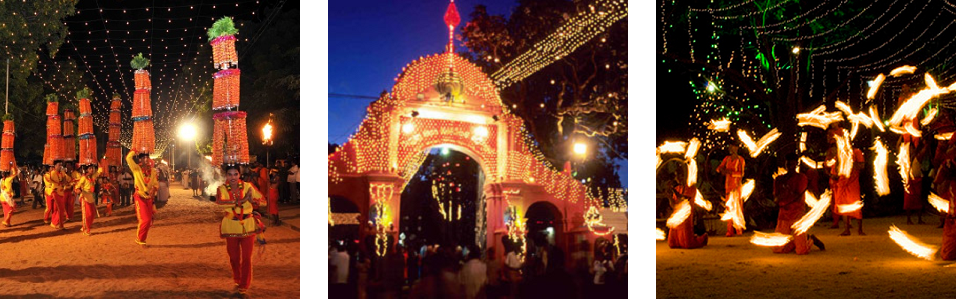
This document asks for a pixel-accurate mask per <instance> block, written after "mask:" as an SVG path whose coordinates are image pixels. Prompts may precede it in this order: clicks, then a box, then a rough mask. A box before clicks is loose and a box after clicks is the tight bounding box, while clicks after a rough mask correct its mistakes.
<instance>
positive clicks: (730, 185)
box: [717, 145, 746, 237]
mask: <svg viewBox="0 0 956 299" xmlns="http://www.w3.org/2000/svg"><path fill="white" fill-rule="evenodd" d="M727 151H728V152H730V155H729V156H727V157H724V160H723V161H721V162H720V166H717V172H719V173H720V174H723V175H724V193H725V194H726V197H725V199H726V200H730V196H731V195H730V194H731V193H732V192H734V190H737V189H739V188H740V187H741V181H742V180H743V177H744V166H745V165H746V164H745V162H744V157H741V156H739V155H737V146H736V145H731V146H729V147H728V148H727ZM734 231H736V233H737V235H738V236H739V235H742V234H743V233H744V232H743V231H741V230H739V229H735V228H734V222H733V221H727V236H728V237H733V236H734Z"/></svg>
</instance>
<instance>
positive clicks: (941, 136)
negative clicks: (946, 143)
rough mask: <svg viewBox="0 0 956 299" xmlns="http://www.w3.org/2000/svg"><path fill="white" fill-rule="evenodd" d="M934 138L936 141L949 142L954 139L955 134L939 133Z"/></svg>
mask: <svg viewBox="0 0 956 299" xmlns="http://www.w3.org/2000/svg"><path fill="white" fill-rule="evenodd" d="M933 137H935V138H936V140H949V139H950V138H953V132H947V133H939V134H936V136H933Z"/></svg>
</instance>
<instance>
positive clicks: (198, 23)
mask: <svg viewBox="0 0 956 299" xmlns="http://www.w3.org/2000/svg"><path fill="white" fill-rule="evenodd" d="M100 2H101V1H89V2H85V1H84V2H81V3H78V4H77V7H76V14H75V15H73V16H71V17H68V18H66V19H65V20H64V25H66V26H67V27H68V28H69V32H68V35H67V37H66V40H65V42H64V45H63V46H62V47H61V48H60V51H59V52H58V53H57V55H56V57H55V59H51V58H49V55H39V62H38V70H39V72H37V73H49V72H51V71H53V70H59V69H60V63H62V62H63V61H71V60H72V61H75V62H76V64H77V65H76V69H77V70H80V71H82V72H83V73H85V74H86V76H88V77H89V78H88V79H90V82H89V83H90V84H91V85H90V86H89V87H90V88H91V89H92V90H93V91H94V92H93V95H92V96H91V97H90V100H91V106H92V108H93V115H92V116H93V121H94V124H95V126H96V127H97V131H99V132H105V131H106V129H107V127H108V126H109V117H108V115H109V111H110V100H111V99H112V95H113V94H114V93H116V94H119V95H120V97H121V98H122V102H123V106H124V107H125V108H124V109H122V112H123V117H122V119H123V121H122V128H123V130H122V132H123V133H122V134H121V137H120V142H121V143H122V144H123V145H124V146H126V147H128V146H129V142H130V139H131V137H132V136H131V131H132V125H133V124H132V121H131V120H130V114H129V113H130V111H129V107H130V105H131V104H132V98H131V97H132V94H133V84H132V80H133V78H132V76H130V75H129V74H130V73H131V68H130V66H129V64H128V62H129V59H130V58H132V57H133V56H134V55H136V54H137V53H143V55H144V56H146V57H147V58H149V59H150V61H151V63H150V66H149V68H148V69H147V70H148V71H149V72H150V73H151V74H152V82H153V83H152V84H153V88H152V90H151V97H152V100H153V103H152V104H153V107H154V110H155V113H156V114H155V115H154V123H155V126H156V153H159V154H161V153H162V152H163V151H164V150H165V147H166V145H167V144H169V143H170V142H171V138H172V137H173V136H174V134H172V131H173V129H174V128H175V127H176V126H177V125H178V124H179V122H180V121H181V120H182V119H183V118H185V117H188V116H189V115H192V114H194V113H195V112H194V111H193V110H192V109H193V108H194V105H193V102H194V100H195V99H193V98H191V97H190V95H193V94H196V91H197V90H199V89H201V88H203V87H204V86H201V84H196V82H192V81H190V80H187V79H186V78H183V77H184V76H182V74H183V71H184V69H185V68H187V67H192V68H195V67H198V64H199V63H205V64H209V63H210V62H209V61H196V60H197V59H195V58H196V57H197V56H199V55H201V54H202V53H204V52H205V53H208V52H210V49H209V46H208V45H207V44H206V43H205V41H204V40H203V39H204V38H205V37H206V30H207V29H208V28H209V26H211V25H212V23H213V22H214V21H215V20H216V19H217V18H222V17H225V16H229V17H233V18H234V19H235V20H236V26H237V27H238V28H239V29H240V31H242V29H243V27H244V26H245V25H247V24H248V23H250V22H261V21H262V20H263V18H262V17H263V15H265V14H264V12H266V11H267V10H269V9H271V8H274V7H276V2H277V1H259V0H239V1H204V2H202V3H201V4H190V3H188V2H185V1H165V2H163V3H162V4H163V5H159V4H160V3H155V4H157V5H152V4H153V3H150V2H146V3H133V4H131V3H122V4H113V3H100ZM137 4H138V5H137ZM276 10H278V9H276ZM259 29H260V30H258V31H248V32H247V34H249V36H245V35H246V34H241V35H240V36H239V37H238V38H239V39H238V40H237V46H238V47H239V48H240V49H242V47H244V46H246V45H247V43H248V42H249V41H250V40H249V37H251V36H253V35H255V34H261V31H262V29H263V28H259ZM244 33H246V32H244ZM207 60H208V59H207ZM71 63H72V62H71ZM202 76H209V77H210V79H211V76H210V75H209V73H208V72H207V73H204V74H202ZM38 77H40V79H41V80H42V81H43V82H44V83H45V84H46V85H47V86H48V87H50V88H51V89H53V90H54V91H56V92H57V93H64V92H65V88H64V87H63V86H56V84H54V82H53V81H52V80H50V79H51V78H45V77H44V76H43V75H39V76H38ZM210 81H211V80H210ZM65 98H66V99H68V100H72V101H75V99H73V98H71V97H65Z"/></svg>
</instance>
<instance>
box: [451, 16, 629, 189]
mask: <svg viewBox="0 0 956 299" xmlns="http://www.w3.org/2000/svg"><path fill="white" fill-rule="evenodd" d="M518 3H519V4H518V7H516V8H515V9H514V12H513V13H512V14H511V16H510V17H508V18H505V17H503V16H493V15H489V14H488V13H487V10H486V9H485V7H484V6H481V5H478V6H476V7H475V10H474V12H473V13H472V14H471V15H470V17H471V19H470V20H469V21H468V22H467V23H466V24H465V27H464V29H462V40H463V42H464V45H465V47H467V48H468V49H469V50H470V53H469V54H471V55H472V60H473V61H474V62H475V63H476V64H478V65H479V66H481V67H482V68H483V69H484V70H485V72H486V73H489V74H490V73H494V72H495V71H498V70H499V69H501V68H502V67H503V66H506V65H507V64H508V63H509V62H511V61H512V60H513V59H514V58H516V57H517V56H518V55H520V54H522V53H524V52H527V51H528V50H529V49H531V48H532V47H533V46H534V45H535V43H536V42H538V41H540V40H542V39H543V38H544V37H545V36H548V35H550V34H553V33H554V31H555V28H558V26H559V25H561V24H562V23H563V22H565V21H566V20H567V19H569V18H570V17H571V16H572V15H577V14H578V13H581V12H586V11H588V10H589V9H590V7H589V6H588V5H587V3H583V2H578V1H545V0H522V1H518ZM501 94H502V100H503V102H504V103H505V104H506V105H508V106H510V107H511V108H514V109H512V111H513V112H514V113H516V114H517V115H519V116H521V117H522V118H523V119H525V121H526V127H527V128H528V130H529V131H530V132H531V134H532V135H533V136H534V139H535V141H536V143H537V144H536V145H537V146H538V147H539V148H540V149H541V151H542V153H543V154H544V156H545V157H546V158H547V159H549V160H550V161H551V163H552V164H553V165H563V164H564V162H565V161H570V160H573V159H574V157H573V154H572V151H571V148H572V145H573V144H574V143H575V142H581V141H585V140H586V141H588V142H589V143H591V146H590V147H591V148H594V149H599V150H591V151H590V152H591V153H593V155H594V156H593V157H589V158H588V159H587V160H585V161H584V162H583V163H576V164H581V165H582V166H580V167H576V169H577V170H578V176H577V177H579V178H588V177H590V178H592V181H593V182H598V183H596V184H595V185H597V186H603V187H616V186H620V182H619V179H618V178H617V175H616V174H615V173H614V167H613V165H612V164H611V160H612V159H627V21H626V19H625V20H624V21H620V22H617V23H616V24H613V25H612V26H611V27H610V28H608V30H607V32H606V33H604V34H601V35H600V36H598V37H596V38H594V39H593V40H590V41H588V42H586V43H584V44H583V45H581V46H580V47H579V48H577V49H576V50H575V51H573V52H571V53H569V54H568V55H567V56H562V57H561V59H559V60H558V61H555V62H554V63H552V64H550V65H548V66H546V67H544V68H543V69H541V70H540V71H538V72H537V73H535V74H533V75H531V76H529V77H527V78H525V79H524V80H522V81H519V82H517V83H515V84H513V85H510V86H508V87H506V88H504V89H503V90H501ZM576 162H580V161H576ZM598 177H600V178H601V179H599V180H598V179H596V178H598Z"/></svg>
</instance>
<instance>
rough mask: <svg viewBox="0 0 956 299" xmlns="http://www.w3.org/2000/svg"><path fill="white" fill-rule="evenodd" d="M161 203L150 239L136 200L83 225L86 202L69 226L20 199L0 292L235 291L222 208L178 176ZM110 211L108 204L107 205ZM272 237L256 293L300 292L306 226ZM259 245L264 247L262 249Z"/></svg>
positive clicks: (257, 261) (0, 250) (1, 257)
mask: <svg viewBox="0 0 956 299" xmlns="http://www.w3.org/2000/svg"><path fill="white" fill-rule="evenodd" d="M170 192H171V193H172V195H171V198H170V200H169V204H167V205H166V206H165V207H163V208H162V209H160V210H159V212H158V213H157V215H156V218H155V220H154V222H153V227H152V229H151V230H150V232H149V236H148V239H147V243H148V244H149V245H148V246H147V247H142V246H140V245H137V244H136V243H134V236H135V234H136V215H135V214H134V212H133V207H132V206H130V207H122V208H119V209H117V210H114V213H113V216H111V217H101V218H97V219H96V221H95V222H94V224H93V229H92V231H93V235H92V236H85V235H83V234H82V233H81V232H80V227H81V226H82V224H81V223H80V222H79V219H80V218H81V216H80V208H79V206H77V208H76V215H75V216H74V220H73V221H71V222H68V223H67V224H66V229H65V230H63V231H55V230H53V228H51V227H50V226H49V225H45V224H44V223H43V219H42V218H43V210H42V209H37V210H33V209H31V206H30V202H29V200H28V201H27V204H28V206H26V207H21V208H20V210H19V211H18V212H17V213H16V214H14V215H13V224H14V226H12V227H0V297H4V296H16V297H22V296H27V297H40V298H43V297H57V298H61V297H73V298H77V297H80V298H84V297H86V298H130V297H139V298H144V297H146V298H228V297H232V296H234V293H233V282H232V270H230V267H229V258H228V255H227V254H226V243H225V241H224V240H222V239H220V238H219V221H220V219H222V218H221V217H222V216H221V214H218V211H219V210H218V209H216V208H215V206H214V205H213V204H212V203H211V202H209V201H208V200H198V199H194V198H192V197H191V193H188V192H189V191H186V190H183V189H182V187H181V186H180V185H178V184H174V185H173V186H172V187H171V188H170ZM99 209H100V214H101V215H105V213H104V212H105V206H103V205H100V207H99ZM266 238H267V240H268V245H266V246H265V251H264V253H262V254H261V255H260V254H259V253H256V255H254V256H253V259H254V264H253V273H254V274H253V275H254V276H253V277H254V278H253V282H252V289H251V293H250V295H251V296H252V297H266V298H297V297H299V232H296V231H293V230H292V229H290V228H289V226H281V227H269V228H268V230H267V231H266ZM258 248H259V247H258V246H257V250H258Z"/></svg>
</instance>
